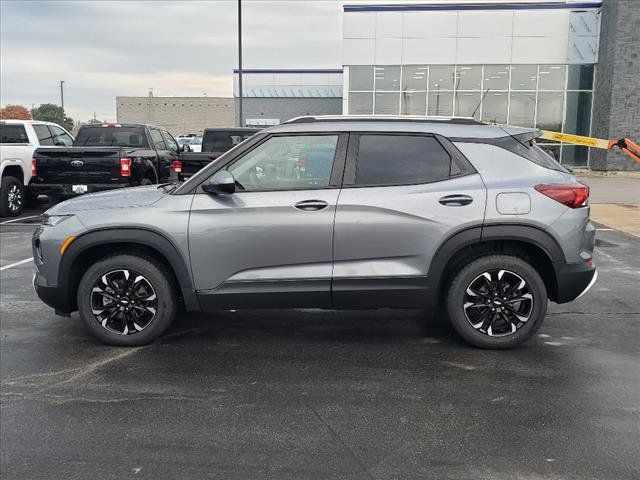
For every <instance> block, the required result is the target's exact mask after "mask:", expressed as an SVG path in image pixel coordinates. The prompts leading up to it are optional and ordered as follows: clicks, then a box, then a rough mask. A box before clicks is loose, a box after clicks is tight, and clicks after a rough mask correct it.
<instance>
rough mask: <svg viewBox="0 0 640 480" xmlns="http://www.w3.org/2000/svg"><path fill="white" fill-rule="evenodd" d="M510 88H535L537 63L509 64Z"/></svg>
mask: <svg viewBox="0 0 640 480" xmlns="http://www.w3.org/2000/svg"><path fill="white" fill-rule="evenodd" d="M509 70H510V71H511V90H535V89H536V85H537V83H538V82H537V79H538V66H537V65H511V66H510V67H509Z"/></svg>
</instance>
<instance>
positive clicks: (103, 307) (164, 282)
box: [78, 254, 177, 346]
mask: <svg viewBox="0 0 640 480" xmlns="http://www.w3.org/2000/svg"><path fill="white" fill-rule="evenodd" d="M170 279H171V277H170V275H169V273H168V272H167V270H166V268H165V267H164V266H163V265H161V264H159V263H156V262H155V261H153V260H151V259H149V258H145V257H141V256H137V255H131V254H121V255H113V256H110V257H107V258H105V259H103V260H100V261H99V262H97V263H95V264H94V265H92V266H91V267H90V268H89V269H88V270H87V271H86V272H85V274H84V275H83V276H82V279H81V280H80V285H79V287H78V311H79V313H80V317H81V318H82V320H83V321H84V323H85V325H86V326H87V328H88V329H89V331H90V332H91V333H92V334H93V335H95V336H96V337H98V338H99V339H100V340H101V341H103V342H104V343H108V344H110V345H119V346H139V345H145V344H147V343H150V342H152V341H153V340H155V339H156V338H158V337H159V336H160V335H162V334H163V333H164V331H165V330H166V329H167V328H168V327H169V325H171V322H172V321H173V318H174V317H175V313H176V305H177V300H176V293H175V289H174V287H173V285H172V283H171V280H170Z"/></svg>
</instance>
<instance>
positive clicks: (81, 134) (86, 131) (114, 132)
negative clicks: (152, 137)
mask: <svg viewBox="0 0 640 480" xmlns="http://www.w3.org/2000/svg"><path fill="white" fill-rule="evenodd" d="M73 144H74V145H75V146H77V147H83V146H84V147H140V148H145V147H147V146H148V144H147V138H146V136H145V134H144V128H142V127H82V128H80V130H79V131H78V136H77V137H76V140H75V142H73Z"/></svg>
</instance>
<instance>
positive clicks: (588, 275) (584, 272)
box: [556, 263, 598, 303]
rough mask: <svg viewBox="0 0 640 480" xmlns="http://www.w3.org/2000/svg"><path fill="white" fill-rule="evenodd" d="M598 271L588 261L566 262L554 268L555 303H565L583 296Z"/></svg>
mask: <svg viewBox="0 0 640 480" xmlns="http://www.w3.org/2000/svg"><path fill="white" fill-rule="evenodd" d="M597 278H598V271H597V270H596V267H594V266H593V265H590V264H588V263H568V264H564V265H561V266H558V267H557V268H556V281H557V283H558V285H557V287H558V295H557V299H556V302H557V303H567V302H571V301H572V300H575V299H576V298H579V297H581V296H583V295H584V294H585V293H587V292H588V291H589V290H590V289H591V287H593V285H594V284H595V283H596V280H597Z"/></svg>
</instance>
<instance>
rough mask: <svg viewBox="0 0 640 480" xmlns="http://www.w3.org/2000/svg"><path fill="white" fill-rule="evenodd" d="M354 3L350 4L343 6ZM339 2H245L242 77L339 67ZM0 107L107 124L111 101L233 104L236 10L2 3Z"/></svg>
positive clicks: (229, 5) (203, 5) (230, 5)
mask: <svg viewBox="0 0 640 480" xmlns="http://www.w3.org/2000/svg"><path fill="white" fill-rule="evenodd" d="M351 3H355V2H351ZM341 8H342V7H341V3H340V2H339V1H337V0H327V1H317V0H316V1H314V0H294V1H270V0H253V1H251V0H243V56H244V59H243V64H244V67H245V68H314V67H315V68H335V67H338V66H340V65H341V52H340V43H341V32H342V23H341V22H342V16H341ZM0 22H1V23H0V55H1V57H0V58H1V65H0V104H2V105H6V104H12V103H17V104H22V105H25V106H27V107H29V108H31V106H32V105H39V104H41V103H47V102H52V103H56V104H57V103H59V101H60V90H59V81H60V80H65V82H66V83H65V107H66V110H67V113H68V114H69V115H71V117H73V118H74V119H78V120H87V119H89V118H91V117H93V113H94V112H95V113H96V115H97V117H98V118H99V119H101V120H115V97H116V95H147V93H148V91H149V89H150V88H153V91H154V94H155V95H176V96H178V95H185V96H189V95H202V94H203V93H205V92H206V94H207V95H209V96H231V95H232V76H231V72H232V70H233V68H234V67H236V65H237V38H236V28H237V24H236V2H235V1H224V0H209V1H180V2H178V1H172V2H155V1H133V0H130V1H67V2H57V1H44V0H43V1H33V2H29V1H17V0H1V1H0Z"/></svg>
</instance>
